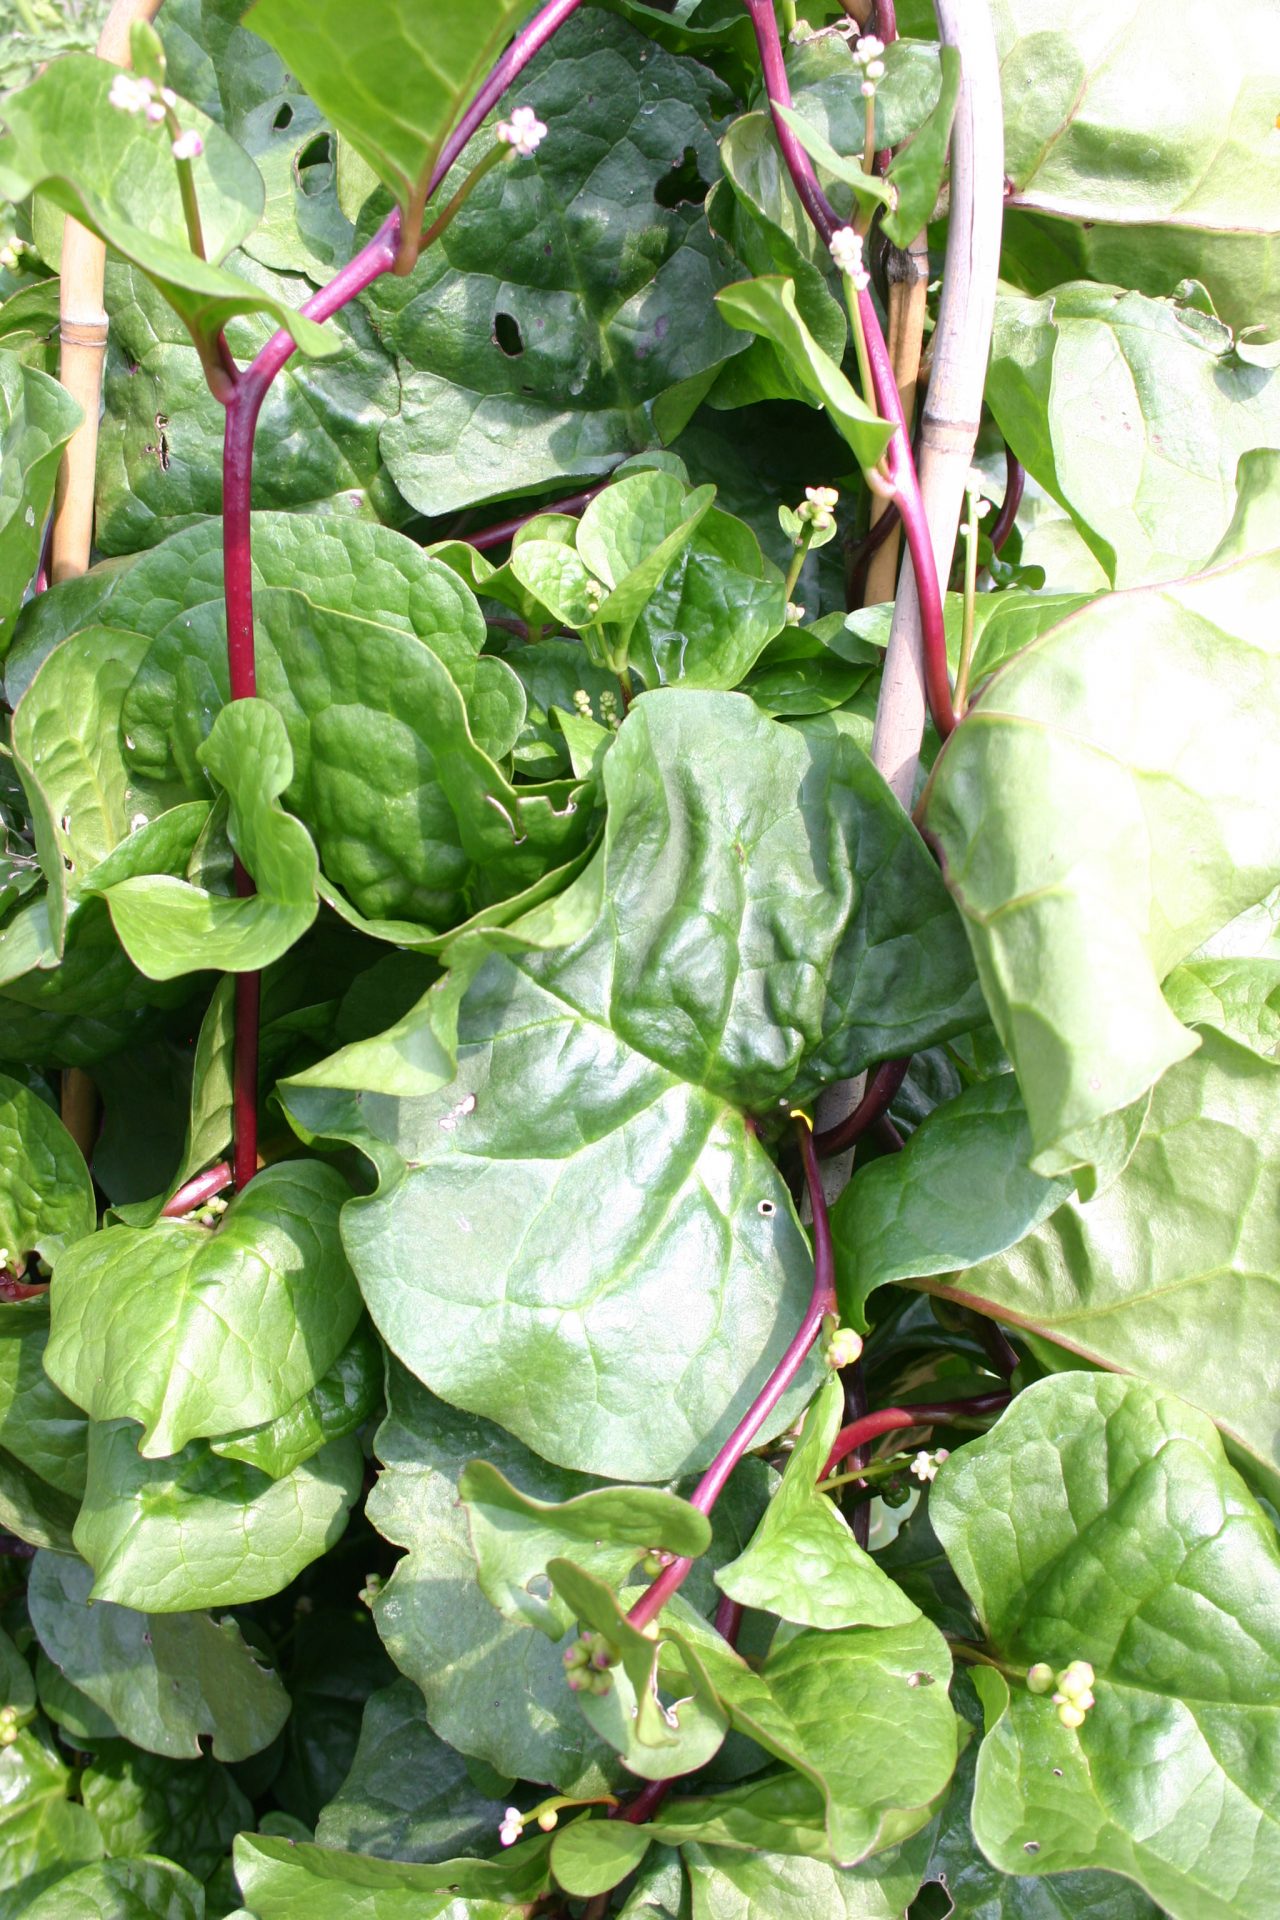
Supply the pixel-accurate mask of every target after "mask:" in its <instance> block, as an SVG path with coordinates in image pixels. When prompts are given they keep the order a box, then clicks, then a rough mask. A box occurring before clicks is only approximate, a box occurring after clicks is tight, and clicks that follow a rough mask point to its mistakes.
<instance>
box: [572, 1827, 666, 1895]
mask: <svg viewBox="0 0 1280 1920" xmlns="http://www.w3.org/2000/svg"><path fill="white" fill-rule="evenodd" d="M650 1844H651V1842H650V1838H649V1834H648V1833H647V1832H646V1831H645V1830H644V1829H643V1828H640V1827H633V1826H630V1825H629V1824H628V1823H627V1821H625V1820H574V1821H572V1822H571V1823H570V1824H569V1825H568V1826H566V1827H562V1828H561V1829H560V1830H559V1832H558V1833H557V1834H556V1836H555V1839H554V1840H553V1841H552V1842H551V1871H552V1873H553V1874H554V1875H555V1877H556V1881H557V1884H558V1885H560V1886H562V1887H563V1888H564V1890H565V1892H566V1893H573V1894H577V1895H578V1896H579V1897H580V1898H582V1899H589V1898H590V1897H591V1896H592V1895H593V1894H597V1893H607V1892H608V1891H609V1889H610V1888H611V1887H616V1886H617V1884H618V1882H619V1881H620V1880H625V1879H626V1877H627V1875H628V1874H629V1873H634V1872H635V1870H636V1868H637V1867H638V1866H639V1865H640V1862H641V1861H642V1860H643V1859H644V1857H645V1855H646V1854H647V1853H648V1851H649V1847H650Z"/></svg>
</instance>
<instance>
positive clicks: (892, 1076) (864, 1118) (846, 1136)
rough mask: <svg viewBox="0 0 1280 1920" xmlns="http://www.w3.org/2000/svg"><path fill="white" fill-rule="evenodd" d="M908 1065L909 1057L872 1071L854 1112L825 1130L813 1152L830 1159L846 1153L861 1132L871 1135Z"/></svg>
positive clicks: (816, 1142)
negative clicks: (834, 1155)
mask: <svg viewBox="0 0 1280 1920" xmlns="http://www.w3.org/2000/svg"><path fill="white" fill-rule="evenodd" d="M910 1065H911V1058H910V1055H908V1057H907V1058H906V1059H905V1060H883V1061H881V1063H880V1065H879V1066H878V1067H877V1068H876V1069H875V1072H874V1073H872V1074H870V1075H869V1076H868V1079H867V1084H866V1087H865V1088H864V1089H863V1094H862V1098H861V1100H859V1102H858V1104H857V1106H856V1107H855V1108H854V1109H853V1112H852V1113H849V1114H846V1115H845V1117H844V1119H843V1120H841V1121H839V1122H838V1123H837V1125H836V1126H834V1127H828V1128H827V1129H826V1131H825V1132H824V1133H820V1134H819V1135H818V1136H817V1138H816V1139H815V1141H814V1143H813V1144H814V1149H815V1151H816V1152H817V1155H818V1158H819V1159H820V1160H829V1159H830V1157H831V1155H832V1154H833V1153H847V1152H848V1151H849V1148H850V1147H851V1146H853V1145H854V1144H855V1142H857V1141H859V1140H861V1138H862V1136H863V1134H864V1133H869V1132H870V1130H871V1128H872V1127H873V1126H874V1125H875V1123H876V1121H877V1120H879V1119H881V1118H882V1117H883V1115H884V1114H886V1113H887V1112H888V1111H889V1107H890V1104H891V1102H892V1100H893V1097H894V1095H895V1094H896V1093H897V1091H898V1088H899V1087H900V1086H901V1085H902V1083H903V1081H904V1080H905V1079H906V1077H907V1068H908V1067H909V1066H910Z"/></svg>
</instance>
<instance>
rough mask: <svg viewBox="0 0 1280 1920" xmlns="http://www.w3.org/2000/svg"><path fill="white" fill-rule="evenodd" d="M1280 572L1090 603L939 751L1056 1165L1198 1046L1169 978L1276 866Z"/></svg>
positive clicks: (1038, 647)
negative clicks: (1272, 773)
mask: <svg viewBox="0 0 1280 1920" xmlns="http://www.w3.org/2000/svg"><path fill="white" fill-rule="evenodd" d="M1278 578H1280V556H1277V555H1269V556H1266V557H1264V558H1262V559H1257V560H1244V561H1236V562H1234V563H1232V564H1229V565H1227V566H1224V567H1222V568H1220V569H1218V570H1217V571H1215V572H1212V573H1208V574H1204V575H1201V576H1199V577H1198V578H1193V579H1191V580H1187V581H1183V582H1180V583H1177V584H1173V585H1169V586H1166V587H1163V588H1159V589H1148V590H1145V591H1138V592H1134V593H1130V594H1124V595H1108V596H1105V597H1104V598H1103V599H1101V600H1099V601H1097V602H1095V603H1094V604H1093V605H1091V606H1088V607H1085V608H1083V609H1082V610H1081V611H1080V612H1079V613H1077V614H1075V615H1074V616H1073V617H1072V618H1070V619H1068V620H1065V621H1064V622H1063V623H1062V624H1061V625H1060V626H1058V627H1056V628H1053V629H1051V630H1050V631H1049V632H1048V633H1046V634H1044V635H1042V636H1041V638H1040V639H1039V640H1037V641H1035V642H1034V643H1033V644H1032V645H1031V646H1030V647H1028V648H1026V649H1025V650H1024V651H1023V653H1021V654H1020V655H1019V656H1018V657H1017V658H1016V659H1015V660H1012V661H1010V662H1009V663H1008V664H1007V665H1006V666H1005V667H1004V668H1003V669H1002V671H1001V672H1000V673H999V674H998V675H997V676H996V677H995V679H993V680H992V682H991V683H990V685H989V687H988V688H987V690H986V692H985V693H984V694H983V696H982V698H981V699H980V700H979V701H978V703H977V704H976V706H975V707H974V708H973V709H972V711H971V712H970V714H969V715H968V716H967V718H966V722H965V725H964V727H963V728H960V729H958V730H957V732H956V733H955V735H954V736H953V737H952V739H951V740H950V741H949V742H948V744H947V746H946V748H945V750H944V751H943V753H942V754H941V755H940V757H939V760H938V763H937V765H936V767H935V769H934V773H933V776H932V778H931V781H930V784H929V789H928V792H927V794H926V797H925V801H924V818H925V823H926V827H927V830H928V831H929V832H930V833H931V834H932V835H933V836H934V837H935V839H936V841H937V843H938V846H939V849H940V853H941V858H942V860H943V865H944V871H945V873H946V878H947V884H948V886H949V887H950V888H951V890H952V892H953V894H954V895H955V897H956V899H957V901H958V903H959V905H960V910H961V912H962V914H963V915H964V917H965V922H966V925H967V928H968V931H969V937H970V940H971V942H972V945H973V951H974V957H975V959H976V961H977V964H978V971H979V975H980V977H981V979H982V983H983V987H984V990H985V993H986V998H987V1004H988V1006H989V1007H990V1009H991V1017H992V1019H993V1020H994V1022H995V1025H996V1027H997V1029H998V1031H999V1033H1000V1036H1001V1039H1002V1040H1003V1041H1004V1044H1005V1046H1006V1047H1007V1048H1008V1051H1009V1054H1010V1056H1011V1058H1012V1060H1013V1064H1014V1067H1015V1069H1016V1070H1017V1073H1018V1079H1019V1085H1020V1087H1021V1089H1022V1097H1023V1100H1024V1101H1025V1103H1026V1107H1027V1112H1028V1116H1029V1118H1030V1122H1031V1133H1032V1139H1033V1142H1034V1146H1035V1155H1034V1158H1033V1161H1032V1165H1033V1167H1034V1168H1035V1169H1036V1170H1037V1171H1038V1172H1041V1173H1043V1174H1045V1175H1046V1176H1054V1175H1057V1174H1059V1173H1062V1172H1066V1171H1069V1170H1070V1169H1071V1168H1072V1167H1075V1166H1084V1167H1086V1168H1087V1167H1088V1166H1089V1165H1090V1164H1091V1162H1092V1159H1093V1157H1094V1156H1093V1148H1092V1145H1091V1142H1090V1140H1089V1136H1088V1131H1087V1130H1088V1129H1089V1128H1090V1127H1091V1126H1093V1125H1094V1123H1096V1122H1097V1121H1099V1120H1100V1119H1101V1118H1102V1117H1103V1116H1104V1115H1107V1114H1113V1113H1117V1112H1118V1111H1119V1110H1120V1109H1122V1108H1124V1107H1128V1106H1130V1105H1132V1103H1133V1102H1134V1101H1135V1100H1136V1099H1137V1098H1138V1097H1139V1096H1140V1095H1142V1094H1143V1093H1144V1092H1145V1091H1146V1089H1147V1088H1148V1087H1150V1086H1151V1085H1152V1083H1153V1082H1154V1081H1155V1080H1156V1079H1157V1078H1158V1077H1159V1075H1160V1074H1161V1073H1163V1072H1164V1071H1165V1069H1166V1068H1168V1067H1169V1066H1171V1065H1172V1064H1173V1062H1174V1061H1176V1060H1180V1059H1183V1058H1185V1056H1186V1055H1187V1054H1188V1053H1190V1052H1191V1051H1192V1050H1193V1048H1194V1046H1195V1044H1196V1042H1195V1040H1194V1038H1193V1036H1192V1035H1191V1034H1190V1033H1188V1032H1187V1030H1186V1028H1185V1027H1183V1026H1181V1025H1180V1024H1179V1022H1178V1021H1177V1020H1176V1019H1175V1018H1174V1016H1173V1015H1172V1014H1171V1013H1170V1011H1169V1009H1168V1007H1167V1006H1166V1005H1165V1002H1164V1001H1163V999H1162V998H1161V996H1160V991H1159V983H1160V981H1161V979H1163V977H1164V976H1165V974H1167V973H1168V972H1170V971H1171V969H1172V968H1173V967H1174V966H1175V965H1176V964H1177V963H1178V962H1179V961H1180V960H1183V959H1185V958H1186V957H1187V956H1188V955H1189V954H1190V953H1191V952H1192V951H1193V950H1194V948H1195V947H1196V946H1198V945H1199V943H1200V942H1201V941H1202V940H1203V939H1205V938H1206V936H1207V935H1208V934H1210V933H1212V932H1214V931H1215V930H1216V929H1217V928H1218V927H1220V926H1222V925H1224V924H1225V922H1226V921H1228V920H1230V919H1231V918H1232V917H1233V916H1234V915H1235V914H1237V913H1239V912H1240V911H1241V910H1242V909H1243V908H1244V907H1246V906H1249V905H1251V904H1252V903H1253V902H1254V901H1255V900H1257V899H1259V898H1260V897H1261V896H1262V895H1263V894H1264V893H1266V892H1267V891H1268V890H1269V888H1270V887H1272V886H1273V885H1274V884H1275V881H1276V878H1277V875H1278V874H1280V836H1278V835H1277V833H1276V831H1275V827H1276V821H1275V814H1274V809H1272V808H1270V807H1269V805H1264V795H1265V788H1266V783H1265V779H1264V778H1263V776H1262V774H1261V769H1262V767H1263V765H1264V764H1265V763H1266V757H1267V755H1268V754H1269V750H1270V748H1269V743H1270V740H1271V738H1272V735H1273V733H1274V730H1275V727H1276V724H1277V722H1278V721H1280V662H1278V659H1277V654H1276V639H1275V631H1274V623H1273V622H1272V621H1271V620H1270V617H1269V613H1268V611H1267V605H1268V599H1269V596H1270V594H1271V593H1273V592H1274V591H1275V586H1274V583H1275V581H1276V580H1277V579H1278ZM1049 823H1052V828H1051V831H1049V830H1048V827H1049ZM1101 981H1105V982H1106V987H1105V991H1103V990H1100V986H1099V983H1100V982H1101Z"/></svg>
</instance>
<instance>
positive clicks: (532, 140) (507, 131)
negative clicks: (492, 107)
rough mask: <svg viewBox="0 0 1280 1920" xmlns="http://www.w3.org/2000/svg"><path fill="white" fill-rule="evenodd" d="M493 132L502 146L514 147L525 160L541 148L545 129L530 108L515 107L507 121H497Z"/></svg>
mask: <svg viewBox="0 0 1280 1920" xmlns="http://www.w3.org/2000/svg"><path fill="white" fill-rule="evenodd" d="M495 132H496V133H497V136H498V138H499V140H501V141H502V143H503V145H504V146H507V147H514V148H515V150H516V152H517V153H518V154H519V155H520V158H521V159H522V160H527V159H528V158H529V155H530V154H531V153H535V152H536V151H537V149H538V147H540V146H541V144H542V142H543V140H544V139H545V138H546V132H547V129H546V127H545V126H544V125H543V123H542V121H541V120H539V118H538V116H537V114H536V113H535V112H534V110H533V108H532V107H516V108H515V110H514V111H513V113H512V115H511V118H510V119H509V120H499V122H498V124H497V127H496V128H495Z"/></svg>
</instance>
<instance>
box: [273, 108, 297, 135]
mask: <svg viewBox="0 0 1280 1920" xmlns="http://www.w3.org/2000/svg"><path fill="white" fill-rule="evenodd" d="M292 119H293V108H292V107H291V106H290V105H289V102H288V101H287V100H282V101H281V102H280V105H279V106H278V107H277V108H276V112H275V118H274V119H273V120H272V122H271V124H272V126H273V127H274V128H275V130H276V132H277V133H283V132H284V130H285V128H286V127H287V126H288V125H289V124H290V122H291V121H292Z"/></svg>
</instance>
